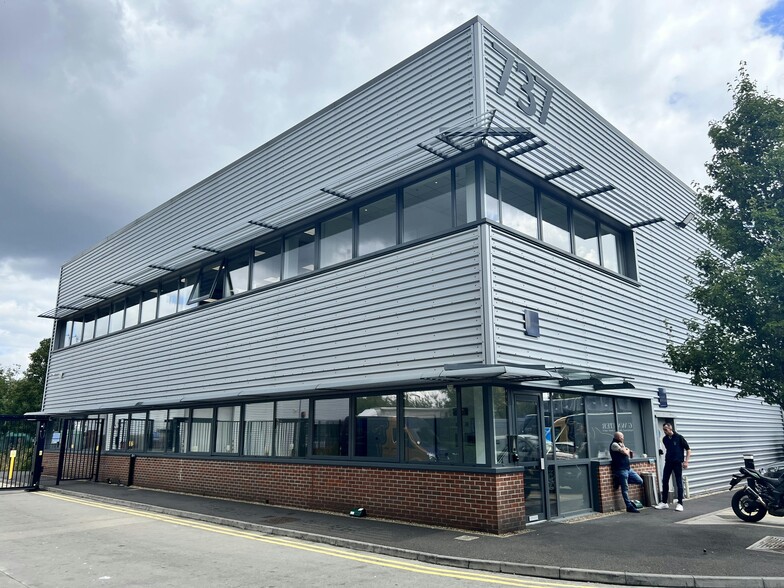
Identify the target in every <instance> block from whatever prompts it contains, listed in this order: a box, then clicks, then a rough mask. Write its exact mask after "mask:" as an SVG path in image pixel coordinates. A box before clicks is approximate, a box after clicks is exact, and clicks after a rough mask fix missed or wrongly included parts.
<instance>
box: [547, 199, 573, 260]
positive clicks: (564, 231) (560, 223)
mask: <svg viewBox="0 0 784 588" xmlns="http://www.w3.org/2000/svg"><path fill="white" fill-rule="evenodd" d="M542 240H543V241H544V242H545V243H549V244H550V245H555V246H556V247H558V248H559V249H563V250H564V251H571V250H572V248H571V243H570V239H569V213H568V211H567V208H566V205H565V204H562V203H560V202H558V201H557V200H555V199H554V198H550V197H549V196H547V195H544V194H543V195H542Z"/></svg>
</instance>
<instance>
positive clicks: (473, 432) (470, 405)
mask: <svg viewBox="0 0 784 588" xmlns="http://www.w3.org/2000/svg"><path fill="white" fill-rule="evenodd" d="M483 396H484V394H483V391H482V387H481V386H471V387H465V388H462V389H461V390H460V402H461V404H462V408H463V409H462V411H461V412H462V425H463V426H462V432H463V462H464V463H467V464H484V463H487V457H486V452H485V410H484V404H483V402H482V398H483Z"/></svg>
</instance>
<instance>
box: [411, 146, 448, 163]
mask: <svg viewBox="0 0 784 588" xmlns="http://www.w3.org/2000/svg"><path fill="white" fill-rule="evenodd" d="M417 147H419V148H420V149H424V150H425V151H427V152H428V153H432V154H433V155H435V156H437V157H440V158H441V159H449V156H448V155H444V154H443V153H441V152H440V151H439V150H438V149H433V148H432V147H430V146H428V145H425V144H424V143H417Z"/></svg>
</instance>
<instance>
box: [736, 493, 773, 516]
mask: <svg viewBox="0 0 784 588" xmlns="http://www.w3.org/2000/svg"><path fill="white" fill-rule="evenodd" d="M732 510H733V512H734V513H735V515H736V516H737V517H738V518H739V519H741V520H742V521H746V522H747V523H756V522H757V521H760V520H762V517H764V516H765V515H766V514H768V509H767V508H765V507H764V506H762V505H761V504H760V503H759V502H757V501H756V500H754V499H753V498H752V497H751V496H749V495H748V494H746V490H738V491H737V492H736V493H735V494H733V495H732Z"/></svg>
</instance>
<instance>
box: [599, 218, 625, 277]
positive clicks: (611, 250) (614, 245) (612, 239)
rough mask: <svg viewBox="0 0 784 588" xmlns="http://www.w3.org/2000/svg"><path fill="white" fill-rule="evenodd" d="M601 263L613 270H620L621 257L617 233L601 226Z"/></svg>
mask: <svg viewBox="0 0 784 588" xmlns="http://www.w3.org/2000/svg"><path fill="white" fill-rule="evenodd" d="M601 235H602V265H603V266H604V267H606V268H607V269H610V270H612V271H614V272H619V271H621V258H620V255H619V251H618V245H619V243H620V237H619V236H618V233H616V232H615V231H612V230H610V229H608V228H607V227H605V226H602V229H601Z"/></svg>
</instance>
